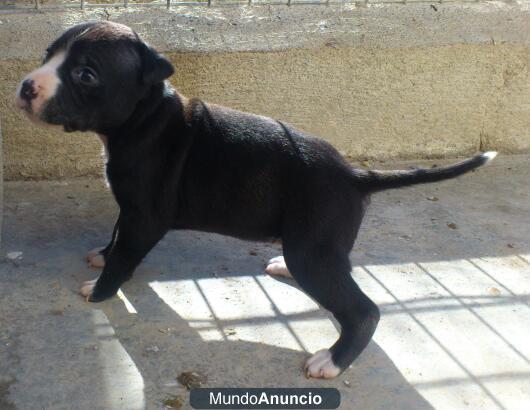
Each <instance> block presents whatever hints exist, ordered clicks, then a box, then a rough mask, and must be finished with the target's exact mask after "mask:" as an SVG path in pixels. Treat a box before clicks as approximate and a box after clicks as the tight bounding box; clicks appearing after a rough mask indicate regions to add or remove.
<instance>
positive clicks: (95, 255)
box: [86, 247, 105, 268]
mask: <svg viewBox="0 0 530 410" xmlns="http://www.w3.org/2000/svg"><path fill="white" fill-rule="evenodd" d="M103 249H105V248H103V247H101V248H95V249H92V250H91V251H90V252H88V254H87V256H86V260H87V263H88V266H90V267H91V268H103V267H104V266H105V258H104V257H103V255H102V254H101V253H99V252H100V251H102V250H103Z"/></svg>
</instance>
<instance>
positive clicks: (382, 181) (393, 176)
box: [354, 151, 497, 192]
mask: <svg viewBox="0 0 530 410" xmlns="http://www.w3.org/2000/svg"><path fill="white" fill-rule="evenodd" d="M496 155H497V153H496V152H495V151H489V152H485V153H483V154H479V155H476V156H474V157H472V158H468V159H466V160H464V161H461V162H458V163H456V164H452V165H447V166H443V167H437V168H418V169H412V170H402V171H376V170H367V171H365V170H355V171H354V173H355V176H356V178H357V181H358V182H360V184H359V188H360V189H361V190H363V191H366V192H377V191H383V190H385V189H393V188H401V187H405V186H409V185H415V184H425V183H429V182H438V181H443V180H444V179H450V178H455V177H458V176H460V175H462V174H465V173H466V172H469V171H471V170H473V169H475V168H478V167H480V166H482V165H484V164H487V163H488V162H490V161H491V160H492V159H493V158H495V156H496Z"/></svg>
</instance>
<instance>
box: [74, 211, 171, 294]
mask: <svg viewBox="0 0 530 410" xmlns="http://www.w3.org/2000/svg"><path fill="white" fill-rule="evenodd" d="M166 232H167V228H162V227H158V228H155V227H153V225H152V224H149V223H148V222H147V220H146V219H144V218H138V217H133V218H131V217H121V216H120V219H119V223H118V227H117V229H116V234H115V243H114V246H112V247H111V249H110V251H109V254H108V256H107V258H106V263H105V267H104V268H103V272H102V273H101V275H100V277H99V278H98V279H97V280H93V281H88V282H85V283H84V284H83V286H82V287H81V291H80V293H81V294H82V295H83V296H85V297H86V298H87V300H88V301H89V302H101V301H103V300H105V299H108V298H110V297H112V296H114V295H115V294H116V293H117V292H118V289H119V288H120V286H121V285H122V284H123V282H125V281H126V280H128V279H130V278H131V277H132V274H133V272H134V269H135V268H136V267H137V266H138V264H139V263H140V262H141V261H142V259H143V258H144V257H145V255H147V253H148V252H149V251H150V250H151V249H152V248H153V246H155V245H156V243H157V242H158V241H159V240H160V239H161V238H162V237H163V236H164V235H165V233H166Z"/></svg>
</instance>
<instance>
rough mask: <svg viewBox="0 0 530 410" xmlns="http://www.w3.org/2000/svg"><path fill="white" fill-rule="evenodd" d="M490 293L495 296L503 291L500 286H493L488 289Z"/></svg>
mask: <svg viewBox="0 0 530 410" xmlns="http://www.w3.org/2000/svg"><path fill="white" fill-rule="evenodd" d="M488 293H489V294H490V295H493V296H499V295H500V294H501V291H500V290H499V289H498V288H496V287H494V286H492V287H491V288H489V289H488Z"/></svg>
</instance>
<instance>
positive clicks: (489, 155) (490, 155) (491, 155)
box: [482, 151, 497, 164]
mask: <svg viewBox="0 0 530 410" xmlns="http://www.w3.org/2000/svg"><path fill="white" fill-rule="evenodd" d="M496 156H497V151H488V152H485V153H484V154H482V157H483V158H484V159H485V160H486V162H485V163H486V164H487V163H488V162H490V161H491V160H492V159H493V158H495V157H496Z"/></svg>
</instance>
